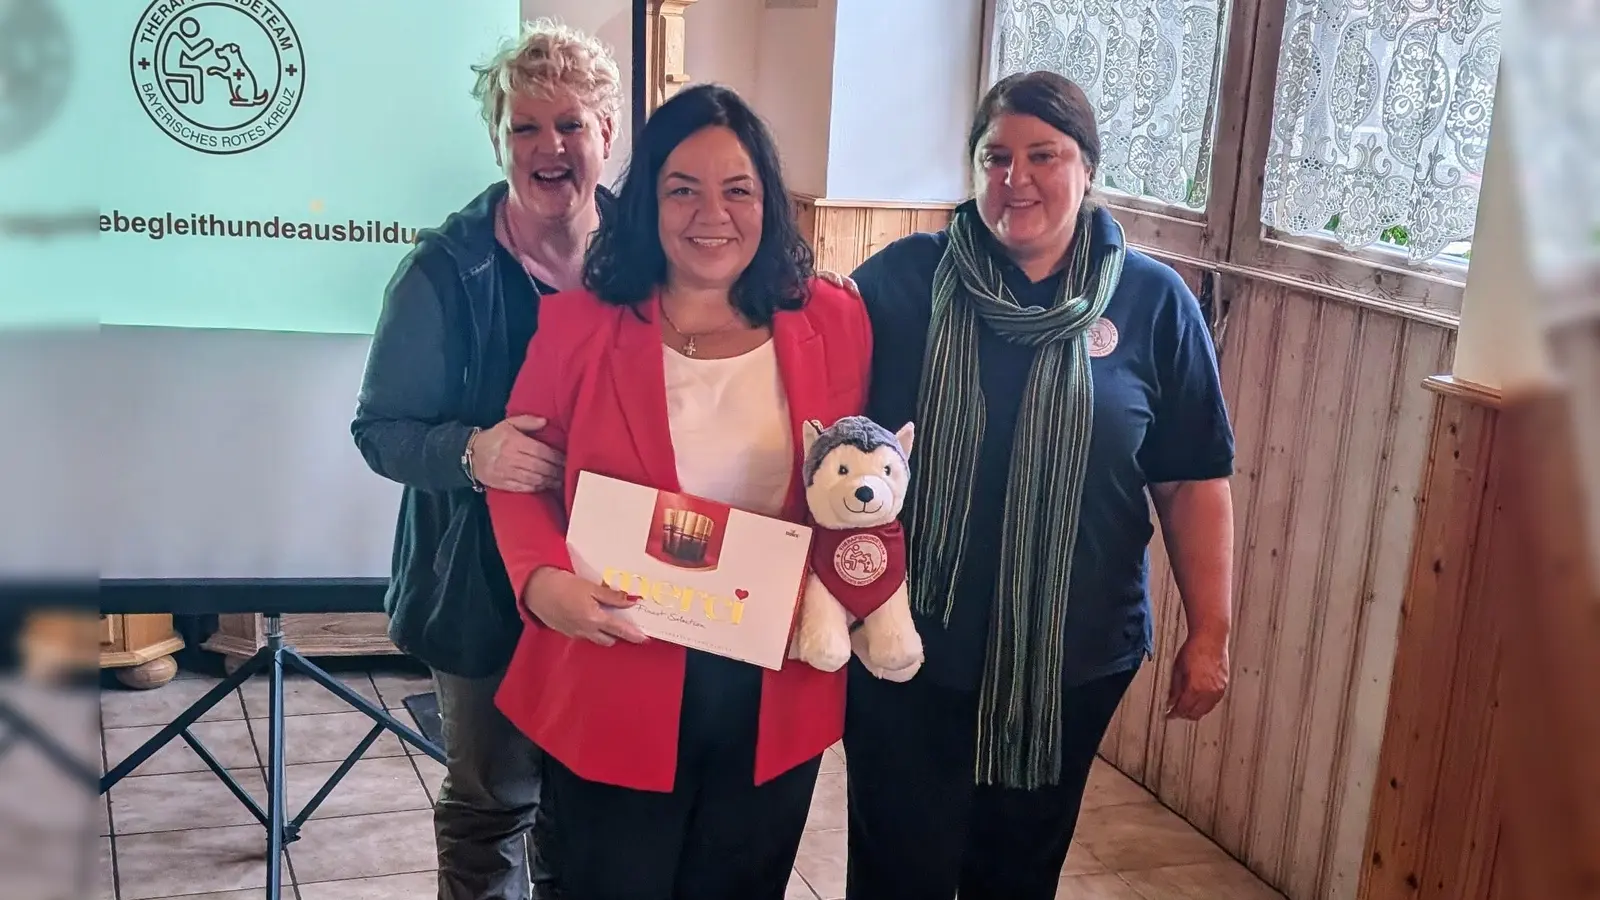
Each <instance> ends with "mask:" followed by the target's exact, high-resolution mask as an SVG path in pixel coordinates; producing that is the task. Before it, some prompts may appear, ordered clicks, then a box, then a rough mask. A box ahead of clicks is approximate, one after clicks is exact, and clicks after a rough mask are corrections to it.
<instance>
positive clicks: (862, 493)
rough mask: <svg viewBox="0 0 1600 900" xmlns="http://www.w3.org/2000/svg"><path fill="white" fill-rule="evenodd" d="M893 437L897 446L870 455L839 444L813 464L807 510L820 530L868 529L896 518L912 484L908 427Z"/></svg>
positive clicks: (852, 445) (876, 448)
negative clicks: (815, 464) (909, 470)
mask: <svg viewBox="0 0 1600 900" xmlns="http://www.w3.org/2000/svg"><path fill="white" fill-rule="evenodd" d="M885 437H888V435H887V433H885ZM893 437H894V439H895V440H896V441H897V444H890V443H881V444H878V445H876V446H874V447H873V449H871V450H862V449H861V447H860V446H858V445H857V444H855V443H842V444H839V445H838V446H835V447H833V448H832V449H831V450H829V451H828V452H827V454H826V455H825V456H823V457H822V458H821V459H820V460H819V461H818V462H817V466H816V470H815V471H814V472H813V474H812V476H811V483H810V484H808V485H807V486H806V505H807V506H809V507H810V509H811V515H812V516H813V517H814V518H815V519H816V523H817V525H818V526H820V527H822V528H826V529H829V530H839V529H846V528H872V527H875V526H878V525H885V524H888V523H889V522H892V521H894V519H895V517H897V516H899V515H900V508H901V507H902V506H904V505H905V499H906V486H907V485H908V484H909V483H910V473H909V472H908V471H907V470H906V457H907V456H908V455H909V454H910V452H911V426H910V425H909V424H908V425H906V427H904V428H902V429H901V430H900V433H899V434H896V435H894V436H893Z"/></svg>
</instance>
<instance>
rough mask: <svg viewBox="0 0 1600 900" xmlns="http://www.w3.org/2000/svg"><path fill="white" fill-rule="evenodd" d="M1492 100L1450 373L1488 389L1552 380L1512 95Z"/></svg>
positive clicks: (1502, 94) (1503, 93)
mask: <svg viewBox="0 0 1600 900" xmlns="http://www.w3.org/2000/svg"><path fill="white" fill-rule="evenodd" d="M1503 87H1504V76H1503V75H1502V89H1501V90H1498V91H1496V94H1495V110H1494V128H1493V129H1492V130H1491V131H1490V133H1489V149H1488V159H1487V160H1486V161H1485V162H1484V173H1483V188H1482V190H1481V193H1480V194H1479V195H1478V220H1477V225H1476V230H1475V231H1474V234H1473V240H1472V263H1471V265H1470V266H1469V267H1468V269H1467V287H1466V291H1465V294H1464V296H1463V297H1462V300H1461V324H1460V327H1459V329H1458V331H1457V332H1456V357H1455V363H1454V365H1453V366H1452V368H1451V373H1452V374H1453V375H1455V376H1456V377H1457V378H1461V379H1464V380H1466V381H1471V382H1475V383H1477V384H1481V385H1484V386H1486V387H1491V388H1501V389H1506V388H1516V387H1519V386H1523V385H1527V384H1531V383H1539V382H1544V381H1546V380H1547V379H1548V378H1549V377H1550V371H1551V367H1550V359H1549V351H1548V349H1547V347H1546V346H1545V342H1544V341H1545V339H1544V334H1545V323H1544V319H1543V311H1542V309H1541V306H1540V297H1539V293H1538V289H1537V287H1536V286H1535V281H1534V273H1533V266H1532V264H1531V259H1530V255H1529V253H1528V244H1527V231H1526V229H1525V228H1524V227H1523V217H1524V209H1523V203H1522V192H1521V190H1520V187H1519V185H1518V184H1517V175H1516V172H1517V161H1516V153H1515V141H1513V140H1512V135H1513V130H1512V129H1513V125H1512V119H1511V116H1512V104H1511V103H1510V102H1509V101H1510V99H1511V95H1512V92H1511V91H1509V90H1505V89H1503Z"/></svg>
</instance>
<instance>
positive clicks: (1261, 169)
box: [978, 0, 1467, 324]
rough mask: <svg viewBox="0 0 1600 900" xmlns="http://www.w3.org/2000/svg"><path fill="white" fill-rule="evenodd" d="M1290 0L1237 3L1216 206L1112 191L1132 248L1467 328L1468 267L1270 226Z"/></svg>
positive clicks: (988, 51)
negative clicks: (1275, 121)
mask: <svg viewBox="0 0 1600 900" xmlns="http://www.w3.org/2000/svg"><path fill="white" fill-rule="evenodd" d="M999 2H1000V0H983V6H984V10H983V16H984V27H983V29H982V34H983V48H982V60H981V64H980V65H979V67H978V68H979V85H978V97H979V98H981V97H982V95H983V94H984V92H986V91H987V90H988V88H989V86H990V84H991V83H992V81H991V79H992V72H993V64H994V29H995V21H996V18H997V14H998V8H999ZM1288 6H1289V3H1288V0H1229V2H1228V9H1227V15H1226V21H1227V27H1226V28H1225V29H1223V34H1224V41H1225V43H1224V44H1223V47H1222V64H1221V72H1220V75H1219V78H1218V82H1217V85H1218V87H1217V112H1216V124H1215V126H1214V127H1215V129H1216V131H1215V133H1214V135H1213V138H1212V149H1211V184H1210V187H1209V189H1208V192H1207V199H1206V208H1205V209H1204V210H1190V209H1187V208H1185V207H1182V206H1175V205H1169V204H1166V203H1163V202H1161V201H1158V200H1152V199H1146V198H1143V197H1137V196H1133V195H1129V194H1123V193H1120V192H1114V191H1102V192H1101V196H1102V197H1103V199H1104V200H1105V202H1106V205H1107V206H1109V207H1110V208H1111V210H1112V211H1113V212H1114V213H1115V214H1116V215H1117V218H1118V220H1119V221H1121V222H1122V224H1123V228H1124V229H1125V231H1126V232H1127V235H1128V240H1129V242H1130V243H1132V244H1134V245H1136V246H1139V247H1140V248H1141V249H1145V250H1147V251H1149V252H1151V253H1152V254H1153V255H1156V256H1159V257H1162V258H1166V259H1171V260H1179V261H1185V262H1190V263H1194V264H1198V265H1204V266H1209V267H1212V268H1215V269H1219V270H1226V271H1229V272H1232V273H1235V274H1243V275H1256V276H1259V277H1261V278H1264V279H1266V280H1271V281H1276V282H1280V283H1285V282H1287V283H1292V284H1294V285H1296V286H1298V287H1301V288H1303V289H1305V290H1309V291H1312V292H1315V293H1319V294H1323V295H1328V296H1334V297H1338V298H1341V299H1346V300H1349V301H1352V302H1357V303H1362V304H1365V305H1374V306H1379V307H1384V308H1389V309H1392V310H1395V311H1397V312H1403V313H1405V314H1409V315H1415V316H1420V317H1422V318H1426V319H1429V320H1432V321H1439V322H1443V323H1451V324H1453V323H1454V322H1456V321H1459V317H1460V311H1461V298H1462V295H1463V293H1464V291H1465V286H1466V275H1467V267H1466V266H1461V265H1455V264H1451V263H1441V262H1438V261H1427V262H1423V263H1411V262H1409V261H1407V260H1406V259H1405V257H1404V256H1403V255H1402V254H1400V253H1398V252H1393V251H1388V250H1384V249H1383V248H1381V247H1376V246H1369V247H1364V248H1360V249H1356V250H1349V249H1346V248H1344V247H1343V246H1342V245H1340V244H1339V243H1338V241H1337V240H1335V239H1333V238H1332V237H1331V236H1330V237H1322V236H1319V235H1289V234H1283V233H1281V232H1278V231H1276V230H1274V229H1271V228H1268V227H1267V226H1266V224H1265V223H1263V222H1262V221H1261V199H1262V195H1263V192H1264V180H1265V172H1266V162H1267V152H1268V149H1269V147H1270V141H1271V129H1272V107H1273V100H1274V98H1275V97H1276V94H1277V74H1278V55H1279V51H1280V49H1281V46H1282V41H1283V27H1284V19H1285V16H1286V15H1287V13H1288Z"/></svg>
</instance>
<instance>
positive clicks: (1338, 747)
mask: <svg viewBox="0 0 1600 900" xmlns="http://www.w3.org/2000/svg"><path fill="white" fill-rule="evenodd" d="M1332 305H1333V307H1335V308H1341V309H1354V308H1353V307H1348V306H1346V305H1344V304H1338V303H1334V304H1332ZM1352 324H1353V333H1352V335H1351V337H1352V344H1351V346H1350V348H1349V356H1348V357H1346V358H1345V360H1344V366H1343V369H1342V371H1340V372H1338V373H1337V378H1338V380H1339V381H1341V382H1342V383H1343V384H1344V386H1345V387H1344V391H1343V392H1342V393H1343V397H1342V404H1341V408H1340V410H1339V414H1338V415H1339V419H1340V421H1339V423H1338V429H1337V437H1336V439H1334V442H1333V443H1331V444H1327V445H1324V444H1323V443H1321V441H1322V436H1313V437H1312V438H1311V439H1310V440H1309V441H1308V445H1307V446H1308V448H1310V447H1319V446H1326V449H1327V450H1328V453H1325V454H1317V455H1319V456H1322V457H1325V458H1326V457H1330V456H1331V457H1334V459H1332V460H1329V462H1331V463H1332V466H1331V467H1332V470H1333V471H1332V472H1331V473H1329V474H1328V476H1327V477H1326V482H1325V487H1326V490H1327V491H1328V492H1329V493H1331V494H1332V497H1331V508H1330V509H1329V510H1328V519H1327V520H1326V522H1324V523H1322V524H1321V525H1320V526H1319V527H1318V528H1316V529H1308V530H1310V531H1312V533H1313V534H1314V536H1315V537H1317V538H1318V539H1320V540H1321V541H1322V542H1323V543H1322V546H1321V547H1320V548H1319V550H1318V551H1317V557H1316V558H1317V569H1318V576H1317V582H1316V586H1315V597H1314V599H1313V600H1312V601H1311V607H1312V609H1311V611H1310V613H1309V615H1311V616H1314V617H1315V627H1316V629H1317V634H1316V640H1315V641H1314V642H1313V643H1312V645H1311V649H1310V656H1311V658H1310V659H1309V660H1308V661H1307V666H1306V676H1305V677H1306V684H1305V688H1304V689H1305V694H1304V704H1305V706H1304V709H1303V710H1302V712H1301V718H1300V721H1299V723H1298V725H1299V727H1298V728H1296V729H1295V731H1296V735H1295V739H1296V741H1297V743H1296V751H1295V752H1296V757H1295V771H1294V775H1293V778H1292V780H1291V783H1290V791H1291V798H1290V802H1289V806H1288V808H1287V810H1286V811H1285V813H1286V815H1285V818H1284V821H1283V822H1282V829H1283V830H1282V838H1281V840H1282V841H1283V846H1282V848H1281V854H1280V857H1279V867H1278V873H1277V881H1278V882H1279V883H1281V884H1282V885H1283V886H1284V891H1285V893H1287V894H1290V895H1292V896H1295V897H1313V896H1318V895H1319V892H1321V891H1322V889H1323V886H1324V881H1325V878H1326V875H1325V873H1326V870H1327V867H1328V864H1329V860H1330V858H1331V853H1330V850H1331V848H1332V845H1333V839H1332V838H1333V835H1334V833H1335V830H1336V829H1335V820H1334V815H1335V812H1336V810H1337V809H1338V808H1339V805H1340V802H1339V801H1340V796H1341V794H1342V793H1343V792H1345V791H1346V790H1347V789H1348V783H1347V781H1346V780H1345V778H1344V777H1343V775H1342V769H1343V763H1344V761H1345V760H1346V759H1347V758H1348V757H1347V753H1348V743H1349V742H1348V735H1349V734H1350V731H1351V727H1350V720H1351V702H1350V697H1351V692H1352V691H1353V690H1354V689H1355V688H1354V684H1353V682H1354V681H1355V679H1356V675H1357V672H1358V665H1357V662H1358V659H1359V652H1358V650H1359V634H1360V631H1361V625H1362V623H1363V622H1364V621H1366V617H1365V616H1364V612H1365V611H1366V610H1367V609H1368V608H1369V606H1370V603H1369V600H1370V593H1369V590H1368V586H1369V578H1368V560H1369V559H1370V558H1371V555H1372V553H1373V552H1374V551H1375V550H1376V549H1377V548H1376V547H1375V546H1374V545H1375V544H1376V540H1375V531H1376V529H1375V526H1376V525H1377V524H1378V517H1377V512H1378V510H1380V509H1381V508H1382V505H1383V502H1384V486H1385V481H1386V478H1385V476H1386V474H1387V472H1386V469H1387V466H1388V461H1389V460H1390V458H1391V453H1390V447H1389V438H1390V434H1391V427H1392V423H1393V418H1394V412H1395V410H1394V405H1393V403H1392V401H1393V399H1394V395H1395V383H1396V382H1395V379H1396V378H1397V377H1400V373H1401V372H1402V365H1401V364H1402V361H1403V359H1404V356H1403V347H1404V336H1405V324H1404V322H1402V321H1401V320H1399V319H1395V318H1392V317H1389V316H1384V315H1379V314H1374V313H1372V312H1371V311H1368V310H1360V311H1359V313H1358V315H1357V317H1356V318H1355V321H1354V322H1353V323H1352ZM1333 370H1334V366H1333V365H1331V360H1330V365H1329V366H1328V368H1327V370H1325V371H1323V372H1321V373H1319V382H1324V383H1331V382H1334V380H1335V379H1334V378H1333V377H1331V376H1333V375H1334V374H1335V373H1334V371H1333ZM1327 464H1328V463H1327V462H1324V463H1323V465H1327ZM1308 483H1312V484H1315V483H1316V480H1315V479H1314V478H1313V479H1308ZM1299 559H1301V560H1305V559H1306V557H1304V556H1301V557H1299ZM1308 568H1309V567H1308ZM1286 599H1287V598H1286ZM1269 758H1270V754H1269ZM1356 849H1357V850H1358V851H1359V849H1360V848H1356Z"/></svg>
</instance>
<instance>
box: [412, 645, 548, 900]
mask: <svg viewBox="0 0 1600 900" xmlns="http://www.w3.org/2000/svg"><path fill="white" fill-rule="evenodd" d="M433 683H434V693H435V696H436V697H437V698H438V701H439V718H440V720H441V724H442V725H443V730H444V741H443V743H444V752H445V776H444V786H443V787H442V788H440V790H439V801H438V802H437V803H435V804H434V808H433V828H434V839H435V842H436V843H437V845H438V854H439V900H530V898H531V900H544V898H547V897H549V896H550V894H549V890H550V888H549V882H550V880H551V875H550V873H549V872H548V870H547V869H546V866H545V865H544V863H543V861H542V859H541V857H540V854H539V853H538V847H537V845H536V844H535V843H534V841H533V835H534V833H535V832H536V831H538V830H540V829H542V828H544V827H546V823H544V821H543V819H544V815H543V813H542V812H541V810H540V805H539V799H540V797H539V794H540V773H541V771H542V763H543V759H544V753H543V752H542V751H541V750H540V749H539V748H538V747H536V746H534V744H533V742H532V741H530V740H528V738H527V737H526V736H524V735H523V734H522V732H520V731H518V730H517V729H516V726H514V725H512V724H511V723H510V722H509V721H508V720H507V719H506V717H505V716H503V715H501V713H500V710H499V709H497V708H496V707H495V705H494V695H495V691H496V690H498V689H499V686H500V677H499V676H495V677H491V678H461V677H459V676H456V675H449V674H446V673H444V672H438V671H436V672H434V673H433ZM536 820H538V821H536Z"/></svg>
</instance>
